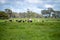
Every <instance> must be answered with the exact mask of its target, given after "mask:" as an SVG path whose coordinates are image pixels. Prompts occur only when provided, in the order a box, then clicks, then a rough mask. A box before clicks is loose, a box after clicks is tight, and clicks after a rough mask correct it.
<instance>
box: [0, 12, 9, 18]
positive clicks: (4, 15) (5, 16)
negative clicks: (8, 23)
mask: <svg viewBox="0 0 60 40" xmlns="http://www.w3.org/2000/svg"><path fill="white" fill-rule="evenodd" d="M0 19H8V15H7V14H6V13H5V12H4V11H0Z"/></svg>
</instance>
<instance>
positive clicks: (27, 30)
mask: <svg viewBox="0 0 60 40" xmlns="http://www.w3.org/2000/svg"><path fill="white" fill-rule="evenodd" d="M22 19H23V18H22ZM26 19H27V18H26ZM12 20H13V22H4V21H5V20H0V40H60V19H50V18H49V19H44V18H42V19H36V18H34V19H33V20H34V22H32V23H28V22H24V23H22V22H21V23H18V22H15V20H16V19H12ZM18 20H20V19H18ZM23 20H25V19H23ZM37 20H39V22H37ZM42 20H44V21H45V22H41V21H42Z"/></svg>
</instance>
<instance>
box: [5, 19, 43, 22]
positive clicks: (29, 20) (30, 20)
mask: <svg viewBox="0 0 60 40" xmlns="http://www.w3.org/2000/svg"><path fill="white" fill-rule="evenodd" d="M8 21H9V22H13V20H11V19H10V20H8ZM15 21H16V22H23V23H24V22H33V20H32V19H28V20H21V19H20V20H15ZM5 22H7V21H5ZM37 22H39V20H37ZM42 22H44V20H42Z"/></svg>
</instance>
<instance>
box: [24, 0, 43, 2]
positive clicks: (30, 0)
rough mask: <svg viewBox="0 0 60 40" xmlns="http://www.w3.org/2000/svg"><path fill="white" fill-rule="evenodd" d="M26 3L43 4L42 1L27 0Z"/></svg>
mask: <svg viewBox="0 0 60 40" xmlns="http://www.w3.org/2000/svg"><path fill="white" fill-rule="evenodd" d="M25 2H28V3H42V1H41V0H25Z"/></svg>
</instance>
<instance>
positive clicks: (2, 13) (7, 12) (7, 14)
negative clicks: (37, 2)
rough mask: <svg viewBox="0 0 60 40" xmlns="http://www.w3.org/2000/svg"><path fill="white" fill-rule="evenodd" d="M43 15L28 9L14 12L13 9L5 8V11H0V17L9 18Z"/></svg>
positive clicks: (39, 16) (38, 16)
mask: <svg viewBox="0 0 60 40" xmlns="http://www.w3.org/2000/svg"><path fill="white" fill-rule="evenodd" d="M41 17H42V15H41V14H38V13H36V12H33V11H30V10H27V11H26V12H19V13H17V12H13V11H12V10H11V9H5V11H0V19H9V18H41Z"/></svg>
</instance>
